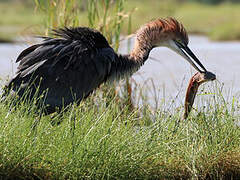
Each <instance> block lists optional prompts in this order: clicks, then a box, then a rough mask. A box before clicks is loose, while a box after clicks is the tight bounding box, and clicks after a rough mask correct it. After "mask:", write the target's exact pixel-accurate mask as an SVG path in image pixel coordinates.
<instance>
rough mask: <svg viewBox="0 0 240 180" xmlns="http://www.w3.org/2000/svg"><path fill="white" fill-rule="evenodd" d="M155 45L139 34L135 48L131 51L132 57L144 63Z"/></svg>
mask: <svg viewBox="0 0 240 180" xmlns="http://www.w3.org/2000/svg"><path fill="white" fill-rule="evenodd" d="M152 48H153V45H152V43H151V41H147V39H146V37H144V35H143V36H137V37H136V40H135V45H134V48H133V50H132V51H131V53H130V56H129V57H130V59H131V60H134V61H136V62H139V63H141V64H143V63H144V62H145V61H146V60H147V58H148V56H149V53H150V51H151V50H152Z"/></svg>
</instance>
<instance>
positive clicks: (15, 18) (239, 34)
mask: <svg viewBox="0 0 240 180" xmlns="http://www.w3.org/2000/svg"><path fill="white" fill-rule="evenodd" d="M9 7H14V8H9ZM124 9H125V11H134V13H133V14H132V30H133V32H134V31H135V30H136V29H137V28H139V27H140V26H141V25H142V24H144V23H146V22H148V21H150V20H151V19H154V18H159V17H167V16H174V17H176V18H177V19H179V20H180V21H181V22H182V23H183V24H184V26H185V27H186V29H187V30H188V32H190V33H200V34H205V35H207V36H209V37H210V38H211V39H214V40H236V39H237V40H239V39H240V31H239V29H240V23H239V21H238V19H239V18H240V13H239V9H240V4H231V3H224V4H220V5H215V6H213V5H204V4H198V3H177V2H176V1H175V0H169V1H167V0H163V1H155V0H148V1H146V0H143V1H138V0H129V1H126V2H125V5H124ZM67 13H68V14H69V13H70V14H71V13H73V12H67ZM75 13H77V17H78V18H77V19H76V21H75V24H77V25H80V26H88V25H89V23H88V13H87V12H86V11H80V10H79V11H77V12H75ZM0 15H1V17H4V18H1V19H0V39H6V40H9V39H13V38H16V37H18V36H20V35H25V34H43V33H45V30H44V29H45V27H46V25H48V24H46V16H47V15H48V14H47V13H43V12H42V11H39V10H36V8H35V7H34V4H33V3H28V5H25V4H24V3H23V2H18V1H11V2H9V3H4V2H0ZM111 15H112V14H111V12H110V14H108V16H107V18H106V20H108V18H109V17H111ZM63 16H64V15H63V14H59V16H57V17H56V20H55V22H58V23H57V24H59V21H60V22H61V19H62V18H64V17H63ZM99 16H100V17H103V15H101V12H100V14H99ZM76 22H77V23H76ZM61 23H66V22H61ZM61 23H60V24H61ZM98 23H99V24H98V25H101V23H103V22H98ZM68 24H69V23H68ZM103 24H104V23H103ZM49 26H50V25H49ZM49 26H48V27H49ZM127 26H128V23H127V22H126V23H125V24H124V28H123V29H122V33H125V34H127V32H128V28H127ZM50 27H51V26H50Z"/></svg>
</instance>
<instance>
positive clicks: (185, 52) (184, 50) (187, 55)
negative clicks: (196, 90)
mask: <svg viewBox="0 0 240 180" xmlns="http://www.w3.org/2000/svg"><path fill="white" fill-rule="evenodd" d="M174 44H175V47H174V48H172V49H173V50H174V51H175V52H177V53H178V54H179V55H181V56H182V57H183V58H184V59H186V60H187V61H188V62H189V63H190V64H191V65H192V66H193V67H194V68H195V69H196V70H197V71H198V72H200V73H203V72H206V71H207V70H206V68H205V67H204V66H203V65H202V63H201V62H200V61H199V60H198V58H197V57H196V56H195V55H194V54H193V52H192V51H191V49H189V47H188V46H187V45H182V44H181V43H179V42H177V41H174ZM194 62H195V63H196V64H195V63H194ZM197 65H198V66H200V67H201V68H202V69H203V70H201V69H199V67H198V66H197Z"/></svg>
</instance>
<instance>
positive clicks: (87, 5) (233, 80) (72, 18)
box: [0, 0, 240, 106]
mask: <svg viewBox="0 0 240 180" xmlns="http://www.w3.org/2000/svg"><path fill="white" fill-rule="evenodd" d="M115 4H117V5H116V6H115ZM109 6H110V7H109ZM111 7H112V9H111ZM107 11H108V12H107ZM239 12H240V0H99V1H97V0H66V1H65V0H64V1H63V0H49V1H45V0H0V17H1V18H0V42H1V43H0V53H1V56H0V77H1V78H2V79H4V80H5V79H7V78H9V77H11V76H12V75H13V74H14V72H15V71H16V67H17V64H15V63H14V62H15V59H16V57H17V55H18V54H19V53H20V52H21V51H22V50H23V49H24V48H26V47H28V46H29V45H31V44H33V43H34V42H36V41H39V39H36V38H34V37H35V36H36V35H37V36H39V35H49V32H50V31H51V29H52V28H58V27H62V26H89V27H93V28H97V29H98V30H100V31H101V32H102V33H103V34H104V35H105V36H106V37H107V39H108V40H109V41H110V43H111V44H112V45H113V46H114V48H115V50H118V51H119V52H121V53H124V54H125V53H128V52H129V50H130V49H131V48H132V46H133V44H134V36H131V38H130V39H127V38H126V37H128V35H131V34H132V33H134V32H135V31H136V30H137V29H138V28H139V27H140V26H141V25H143V24H144V23H146V22H148V21H150V20H152V19H155V18H160V17H168V16H171V17H175V18H176V19H177V20H179V21H180V22H181V23H182V24H184V26H185V28H186V29H187V31H188V33H189V34H190V35H189V36H190V37H189V38H190V42H189V47H190V48H191V49H192V51H193V52H194V53H195V54H196V55H197V56H198V57H199V59H200V60H201V62H202V63H203V64H204V65H205V67H206V68H207V69H208V70H209V71H212V72H213V73H216V75H217V79H218V81H216V82H213V83H207V85H206V86H205V87H204V88H203V90H202V91H203V93H202V94H204V93H205V94H208V93H210V92H209V91H208V90H207V89H208V86H213V85H216V84H218V87H220V89H221V93H223V94H224V96H225V97H226V98H229V100H231V98H232V97H239V89H240V85H239V81H240V78H239V77H240V71H239V69H240V56H239V52H240V42H239V40H240V21H239V19H240V13H239ZM113 20H114V21H113ZM109 24H113V25H111V26H110V25H109ZM115 30H116V33H114V34H113V31H114V32H115ZM112 39H115V41H112ZM118 39H119V42H120V43H119V45H118V41H117V40H118ZM114 42H115V44H114ZM194 73H195V70H194V69H192V68H191V66H190V65H189V64H188V63H187V62H185V61H184V60H182V58H181V57H179V56H178V55H176V54H175V53H174V52H172V51H170V50H169V49H166V48H157V49H154V50H153V51H152V52H151V54H150V59H149V60H148V61H147V62H146V64H145V65H144V66H143V67H142V68H141V69H140V71H139V72H137V73H136V74H134V76H133V78H131V79H130V82H131V83H132V84H135V85H132V88H133V89H134V88H135V87H137V86H140V87H141V89H144V88H145V89H147V95H148V96H149V97H150V98H149V99H152V100H150V101H151V104H154V102H157V103H159V101H158V100H160V99H161V102H162V101H164V102H163V103H165V102H170V101H169V100H172V99H174V100H175V101H178V102H177V104H178V105H179V104H180V105H182V104H183V102H184V99H183V97H184V94H185V90H186V86H187V84H188V80H189V79H190V77H191V76H192V75H193V74H194ZM135 89H138V88H135ZM211 93H214V92H211ZM133 95H134V94H133ZM177 97H179V98H177ZM156 99H158V100H156ZM154 106H157V105H156V103H155V104H154Z"/></svg>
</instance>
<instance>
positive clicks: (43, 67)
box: [7, 18, 188, 113]
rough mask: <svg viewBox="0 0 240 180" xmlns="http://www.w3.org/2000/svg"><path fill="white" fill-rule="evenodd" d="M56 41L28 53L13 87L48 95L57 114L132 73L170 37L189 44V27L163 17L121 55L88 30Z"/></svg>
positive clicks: (59, 35) (64, 32) (66, 32)
mask: <svg viewBox="0 0 240 180" xmlns="http://www.w3.org/2000/svg"><path fill="white" fill-rule="evenodd" d="M54 34H55V35H56V38H50V37H45V38H44V40H43V42H42V43H40V44H36V45H33V46H31V47H29V48H27V49H25V50H24V51H23V52H22V53H21V54H20V55H19V56H18V58H17V60H16V62H20V63H19V66H18V69H17V72H16V75H15V77H13V78H12V80H11V81H10V82H9V84H8V85H7V87H8V89H10V88H11V89H12V90H13V91H14V92H16V93H17V94H18V95H20V96H22V95H23V94H24V92H25V91H26V90H27V89H29V90H30V98H31V97H33V95H34V94H35V93H36V92H37V88H36V87H37V86H39V89H38V92H37V93H38V95H40V94H42V93H44V92H46V98H45V102H44V104H45V105H47V106H46V107H47V111H48V112H49V113H50V112H53V111H54V110H55V108H56V107H59V108H61V107H62V106H66V105H68V104H70V103H72V102H73V101H75V100H78V101H80V100H82V99H83V98H85V97H87V96H88V95H89V94H90V93H91V92H92V91H93V90H94V89H96V88H97V87H98V86H99V85H100V84H102V83H103V82H105V81H106V80H108V79H116V78H121V76H124V75H126V74H132V73H133V72H135V71H136V70H138V69H139V67H140V66H141V65H143V64H144V62H145V61H146V60H147V58H148V55H149V52H150V51H151V49H152V48H153V47H155V46H157V45H158V44H159V43H160V44H161V42H163V41H165V40H167V39H180V40H181V41H182V42H183V43H186V44H187V43H188V37H187V33H186V31H185V29H184V28H183V26H182V25H181V24H180V23H179V22H177V21H176V20H175V19H173V18H169V19H158V20H155V21H152V22H150V23H148V24H146V25H144V26H143V27H142V28H140V30H138V31H137V35H136V42H135V46H134V49H133V51H132V52H131V53H130V54H129V55H118V54H116V53H115V52H114V50H113V49H112V48H111V47H110V46H109V44H108V42H107V40H106V39H105V37H104V36H103V35H102V34H101V33H100V32H98V31H96V30H93V29H90V28H86V27H77V28H63V29H59V30H55V31H54Z"/></svg>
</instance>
